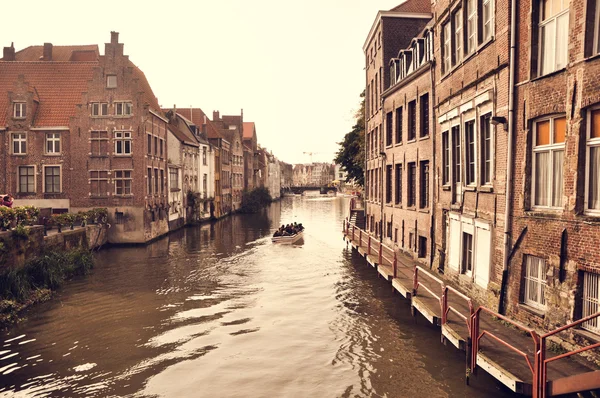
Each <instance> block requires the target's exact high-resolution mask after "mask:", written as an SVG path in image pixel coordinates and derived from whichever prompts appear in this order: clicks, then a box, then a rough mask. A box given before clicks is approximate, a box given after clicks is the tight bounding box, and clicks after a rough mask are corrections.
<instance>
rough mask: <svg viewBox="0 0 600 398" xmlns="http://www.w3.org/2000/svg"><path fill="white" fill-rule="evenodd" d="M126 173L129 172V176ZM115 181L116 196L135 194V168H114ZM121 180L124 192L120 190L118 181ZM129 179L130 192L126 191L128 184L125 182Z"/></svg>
mask: <svg viewBox="0 0 600 398" xmlns="http://www.w3.org/2000/svg"><path fill="white" fill-rule="evenodd" d="M126 173H129V176H127V175H126ZM113 175H114V177H113V182H114V184H113V185H114V189H115V190H114V194H115V195H116V196H132V195H133V170H114V171H113ZM119 181H121V182H122V184H123V185H122V189H123V192H122V193H119V190H118V187H117V185H118V182H119ZM127 181H129V192H126V186H125V183H126V182H127Z"/></svg>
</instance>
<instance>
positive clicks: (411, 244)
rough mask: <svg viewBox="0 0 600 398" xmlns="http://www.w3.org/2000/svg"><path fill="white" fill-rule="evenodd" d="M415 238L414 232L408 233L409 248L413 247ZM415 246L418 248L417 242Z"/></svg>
mask: <svg viewBox="0 0 600 398" xmlns="http://www.w3.org/2000/svg"><path fill="white" fill-rule="evenodd" d="M414 238H415V234H414V233H412V232H409V233H408V248H409V249H413V240H414ZM414 248H415V249H416V248H417V244H416V242H415V245H414Z"/></svg>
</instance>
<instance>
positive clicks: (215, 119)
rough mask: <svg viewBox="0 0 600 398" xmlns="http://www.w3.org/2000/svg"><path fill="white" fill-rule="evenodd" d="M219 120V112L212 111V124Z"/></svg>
mask: <svg viewBox="0 0 600 398" xmlns="http://www.w3.org/2000/svg"><path fill="white" fill-rule="evenodd" d="M218 120H219V111H213V122H215V121H218Z"/></svg>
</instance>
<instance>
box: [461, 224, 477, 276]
mask: <svg viewBox="0 0 600 398" xmlns="http://www.w3.org/2000/svg"><path fill="white" fill-rule="evenodd" d="M461 224H462V229H461V233H460V264H459V267H460V273H461V274H463V275H466V276H468V277H469V278H473V269H474V268H475V233H474V232H475V231H474V228H473V225H472V224H465V223H464V222H463V223H461ZM465 235H469V236H470V237H471V253H470V256H471V259H470V260H471V263H470V265H471V269H467V268H466V264H465V261H466V260H467V259H466V258H465Z"/></svg>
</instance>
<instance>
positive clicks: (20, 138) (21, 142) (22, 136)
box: [10, 131, 28, 156]
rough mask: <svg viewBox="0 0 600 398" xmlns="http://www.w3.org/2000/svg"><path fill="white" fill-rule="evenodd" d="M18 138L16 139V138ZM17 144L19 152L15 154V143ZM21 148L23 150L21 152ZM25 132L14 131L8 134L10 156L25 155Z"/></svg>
mask: <svg viewBox="0 0 600 398" xmlns="http://www.w3.org/2000/svg"><path fill="white" fill-rule="evenodd" d="M17 136H18V138H17ZM16 142H18V143H19V151H18V152H15V143H16ZM23 147H25V150H24V151H23ZM27 147H28V145H27V132H26V131H15V132H12V133H10V149H11V154H12V155H16V156H25V155H27Z"/></svg>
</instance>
